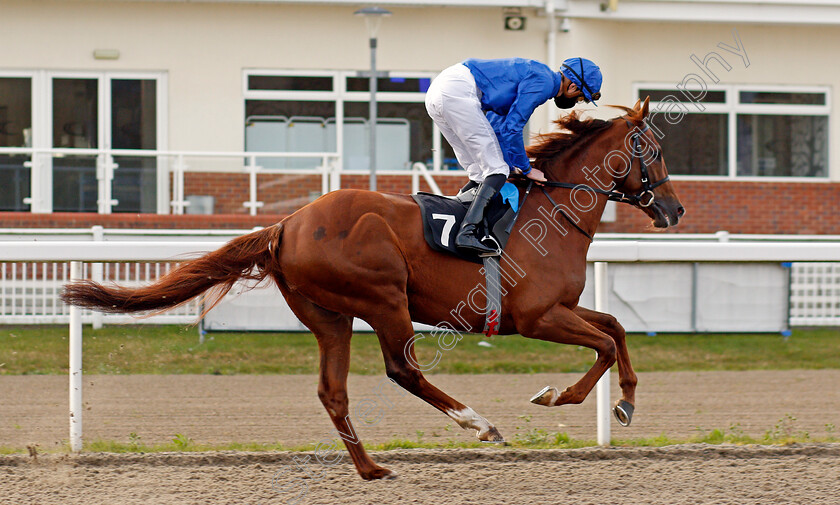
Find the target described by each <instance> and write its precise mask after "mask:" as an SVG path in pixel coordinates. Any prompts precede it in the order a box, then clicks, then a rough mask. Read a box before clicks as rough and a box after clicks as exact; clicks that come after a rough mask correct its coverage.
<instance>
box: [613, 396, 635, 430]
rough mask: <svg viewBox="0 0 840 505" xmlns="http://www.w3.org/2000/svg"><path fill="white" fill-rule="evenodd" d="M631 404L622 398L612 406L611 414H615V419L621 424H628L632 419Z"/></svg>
mask: <svg viewBox="0 0 840 505" xmlns="http://www.w3.org/2000/svg"><path fill="white" fill-rule="evenodd" d="M634 409H635V407H633V404H631V403H630V402H626V401H624V400H619V401H618V402H617V403H616V404H615V407H613V414H615V419H616V421H618V424H620V425H622V426H625V427H626V426H630V421H632V420H633V410H634Z"/></svg>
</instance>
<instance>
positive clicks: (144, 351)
mask: <svg viewBox="0 0 840 505" xmlns="http://www.w3.org/2000/svg"><path fill="white" fill-rule="evenodd" d="M67 331H68V330H67V327H66V326H58V325H56V326H0V375H9V374H10V375H23V374H66V373H67V362H68V355H67V353H68V346H67V338H68V334H67ZM482 340H488V341H489V342H490V343H491V345H492V347H482V346H479V345H478V343H479V342H480V341H482ZM627 342H628V347H629V349H630V357H631V359H632V360H633V365H634V367H635V368H636V370H637V371H640V372H651V371H710V370H790V369H824V368H835V369H836V368H840V329H834V328H824V329H797V330H794V332H793V335H792V336H791V337H789V338H784V337H782V336H780V335H777V334H659V335H656V336H646V335H640V334H631V335H628V337H627ZM438 351H439V348H438V347H437V341H436V338H435V337H434V336H430V337H429V338H424V339H421V340H419V341H418V342H417V354H418V361H419V362H420V363H431V362H432V361H433V360H434V358H435V353H436V352H438ZM440 352H441V354H442V356H441V358H440V362H439V363H438V365H437V366H436V367H435V368H434V369H433V370H432V371H431V372H430V373H454V374H477V373H535V372H552V373H562V372H585V371H586V370H588V369H589V367H590V366H591V365H592V362H593V360H594V353H593V351H592V350H591V349H587V348H583V347H578V346H569V345H558V344H553V343H550V342H543V341H538V340H531V339H526V338H523V337H521V336H501V337H499V336H497V337H494V338H492V339H486V338H485V337H484V336H483V335H464V337H463V339H461V340H460V341H459V342H458V343H457V345H455V347H454V348H452V349H451V350H441V351H440ZM351 354H352V356H351V368H350V372H351V373H354V374H363V375H380V374H384V372H385V367H384V365H383V361H382V354H381V351H380V348H379V342H378V341H377V338H376V336H375V335H372V334H357V335H354V336H353V340H352V351H351ZM83 357H84V363H83V366H84V370H85V373H93V374H217V375H231V374H313V373H317V372H318V362H319V359H318V345H317V343H316V341H315V339H314V337H313V336H312V335H311V334H308V333H235V332H230V333H211V334H208V335H207V338H206V341H205V343H204V344H199V343H198V331H197V330H196V329H195V328H192V327H186V328H185V327H178V326H151V325H119V326H117V325H112V326H106V327H104V328H102V329H99V330H93V329H91V328H90V327H85V329H84V353H83Z"/></svg>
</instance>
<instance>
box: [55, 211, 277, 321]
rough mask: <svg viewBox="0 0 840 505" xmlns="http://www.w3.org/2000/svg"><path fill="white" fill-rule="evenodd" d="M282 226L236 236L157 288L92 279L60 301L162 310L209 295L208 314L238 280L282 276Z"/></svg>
mask: <svg viewBox="0 0 840 505" xmlns="http://www.w3.org/2000/svg"><path fill="white" fill-rule="evenodd" d="M282 234H283V225H282V223H281V224H277V225H275V226H271V227H269V228H266V229H264V230H260V231H255V232H253V233H249V234H247V235H243V236H241V237H237V238H235V239H233V240H231V241H230V242H228V243H227V244H225V245H224V246H222V247H221V248H219V249H218V250H216V251H213V252H211V253H208V254H205V255H204V256H201V257H200V258H196V259H194V260H189V261H184V262H182V263H181V264H180V265H178V267H177V268H175V269H174V270H173V271H171V272H170V273H168V274H166V275H165V276H163V277H161V278H160V279H158V280H157V282H155V283H154V284H150V285H148V286H143V287H140V288H126V287H122V286H114V285H112V286H103V285H102V284H98V283H96V282H93V281H91V280H81V281H76V282H72V283H70V284H68V285H67V286H65V288H64V292H63V293H62V294H61V299H62V300H63V301H64V302H65V303H67V304H70V305H77V306H79V307H86V308H89V309H96V310H100V311H102V312H113V313H127V312H144V311H164V310H167V309H171V308H173V307H176V306H178V305H181V304H183V303H186V302H188V301H190V300H191V299H193V298H195V297H196V296H198V295H200V294H202V293H204V292H205V291H208V290H211V291H210V292H209V293H207V295H206V296H205V309H204V312H205V313H206V312H207V311H209V310H210V309H212V308H213V307H214V306H215V305H216V304H217V303H219V301H221V299H222V298H223V297H224V296H225V295H226V294H227V292H228V291H230V289H231V288H232V287H233V285H234V284H235V283H236V281H237V280H239V279H243V278H244V279H252V280H255V281H257V282H259V281H262V280H263V279H265V278H266V277H268V276H269V275H271V274H272V273H279V262H278V260H277V256H278V250H277V249H278V247H279V245H280V238H281V236H282Z"/></svg>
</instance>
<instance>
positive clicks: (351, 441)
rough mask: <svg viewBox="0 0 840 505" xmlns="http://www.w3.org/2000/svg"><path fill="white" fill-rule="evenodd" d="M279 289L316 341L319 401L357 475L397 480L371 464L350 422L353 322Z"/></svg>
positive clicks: (389, 471) (282, 287)
mask: <svg viewBox="0 0 840 505" xmlns="http://www.w3.org/2000/svg"><path fill="white" fill-rule="evenodd" d="M278 285H280V286H281V288H280V289H281V291H283V295H284V296H285V297H286V301H287V302H288V303H289V307H291V309H292V311H294V313H295V315H297V317H298V319H300V320H301V321H302V322H303V323H304V324H305V325H306V326H307V327H308V328H309V329H310V330H312V333H314V334H315V337H316V338H317V339H318V348H319V350H320V353H321V367H320V380H319V383H318V398H320V399H321V403H322V404H324V408H325V409H327V413H329V415H330V419H332V422H333V424H334V425H335V428H336V429H337V430H338V434H339V436H340V437H341V439H342V440H343V441H344V445H345V446H346V447H347V452H348V453H349V454H350V459H352V460H353V464H354V465H356V470H357V471H358V472H359V475H361V476H362V478H363V479H365V480H372V479H382V478H385V479H388V478H393V477H396V473H394V472H392V471H391V470H388V469H387V468H383V467H381V466H379V465H377V464H376V463H374V462H373V460H372V459H371V458H370V456H368V454H367V452H366V451H365V448H364V447H362V441H361V440H360V439H359V437H358V435H357V434H356V432H355V431H354V429H353V425H352V423H351V422H350V412H349V407H348V399H347V373H348V372H349V370H350V337H351V336H352V332H353V318H352V317H348V316H344V315H341V314H338V313H335V312H331V311H328V310H326V309H323V308H321V307H319V306H317V305H315V304H314V303H312V302H310V301H309V300H307V299H305V298H303V297H302V296H300V295H298V294H295V293H290V292H289V290H288V288H286V287H285V286H284V285H283V283H282V281H278Z"/></svg>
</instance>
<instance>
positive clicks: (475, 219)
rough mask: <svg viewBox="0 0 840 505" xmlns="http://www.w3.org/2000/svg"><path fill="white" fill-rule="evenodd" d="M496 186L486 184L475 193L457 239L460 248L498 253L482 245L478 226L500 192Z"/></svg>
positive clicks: (480, 252)
mask: <svg viewBox="0 0 840 505" xmlns="http://www.w3.org/2000/svg"><path fill="white" fill-rule="evenodd" d="M502 184H504V178H503V179H502ZM494 186H495V185H493V184H487V183H486V182H485V183H482V184H481V186H479V187H478V190H477V191H476V192H475V199H474V200H473V201H472V203H471V204H470V208H469V209H467V215H466V216H464V221H463V222H462V223H461V229H460V230H459V231H458V235H457V236H456V237H455V245H456V246H458V247H459V248H461V249H469V250H470V251H474V252H476V253H478V254H491V253H494V252H496V249H494V248H492V247H487V246H486V245H484V244H482V243H481V240H480V239H481V237H479V236H478V225H479V224H480V223H481V221H482V220H483V219H484V211H485V210H486V209H487V204H488V203H489V202H490V199H491V198H493V195H495V194H496V192H497V191H498V188H495V187H494Z"/></svg>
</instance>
